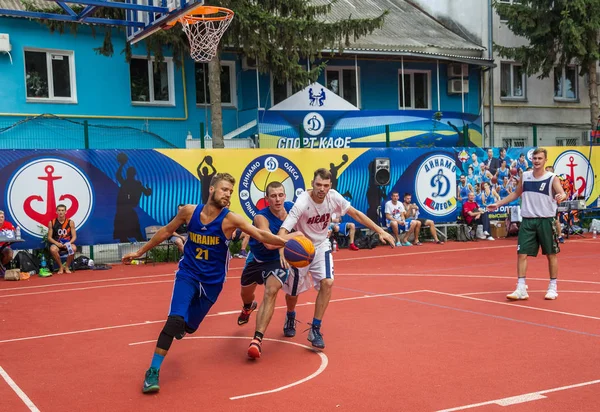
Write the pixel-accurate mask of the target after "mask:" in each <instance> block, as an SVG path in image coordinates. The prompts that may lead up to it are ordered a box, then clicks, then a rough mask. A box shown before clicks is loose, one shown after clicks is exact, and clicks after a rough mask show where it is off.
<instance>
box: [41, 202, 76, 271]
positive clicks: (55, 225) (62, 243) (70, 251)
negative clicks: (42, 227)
mask: <svg viewBox="0 0 600 412" xmlns="http://www.w3.org/2000/svg"><path fill="white" fill-rule="evenodd" d="M76 240H77V233H76V231H75V222H73V221H72V220H71V219H67V207H66V206H65V205H62V204H61V205H58V206H56V219H52V220H51V221H50V223H48V243H49V246H50V247H49V250H50V255H51V256H52V258H53V259H54V261H55V262H56V264H57V265H58V268H59V269H58V274H59V275H60V274H62V273H64V272H67V273H71V270H70V267H71V264H72V263H73V259H75V252H77V247H76V246H75V241H76ZM65 254H67V255H68V256H67V262H66V264H65V266H66V267H65V269H64V271H63V265H62V262H61V261H60V256H61V255H65Z"/></svg>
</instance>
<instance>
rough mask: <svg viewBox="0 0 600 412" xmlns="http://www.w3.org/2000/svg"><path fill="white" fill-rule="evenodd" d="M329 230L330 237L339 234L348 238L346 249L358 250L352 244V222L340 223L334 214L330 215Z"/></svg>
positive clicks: (354, 228) (353, 232) (353, 231)
mask: <svg viewBox="0 0 600 412" xmlns="http://www.w3.org/2000/svg"><path fill="white" fill-rule="evenodd" d="M329 230H330V231H331V234H330V237H331V235H337V234H339V233H340V232H341V233H342V234H343V235H344V236H348V237H349V238H350V244H349V245H348V249H350V250H358V247H357V246H356V245H355V244H354V234H355V233H356V226H355V225H354V223H352V222H348V223H342V219H341V218H339V217H337V215H336V214H335V213H334V214H332V215H331V223H330V224H329Z"/></svg>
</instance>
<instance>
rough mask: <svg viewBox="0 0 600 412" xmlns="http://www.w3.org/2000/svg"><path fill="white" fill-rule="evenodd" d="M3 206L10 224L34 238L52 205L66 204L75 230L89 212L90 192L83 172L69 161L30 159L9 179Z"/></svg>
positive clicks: (44, 224) (49, 215) (39, 234)
mask: <svg viewBox="0 0 600 412" xmlns="http://www.w3.org/2000/svg"><path fill="white" fill-rule="evenodd" d="M6 199H7V208H8V210H9V211H10V215H11V217H12V218H13V219H14V223H15V224H16V225H18V226H20V227H21V228H22V230H23V231H24V232H26V233H28V234H30V235H32V236H34V237H37V238H41V237H42V236H43V234H42V232H43V228H45V227H47V226H48V223H49V222H50V221H51V220H52V219H54V218H55V217H56V206H57V205H59V204H61V203H64V204H65V205H66V206H67V218H69V219H72V220H73V221H74V222H75V228H76V229H79V228H80V227H81V226H83V224H85V222H86V221H87V219H88V218H89V216H90V214H91V212H92V205H93V201H94V194H93V190H92V185H91V184H90V181H89V179H88V178H87V177H86V175H85V174H84V173H83V172H82V171H81V170H80V169H79V168H77V167H76V166H74V165H73V164H71V163H69V162H67V161H64V160H61V159H56V158H43V159H37V160H32V161H30V162H29V163H26V164H25V165H24V166H22V167H21V168H20V169H18V170H17V171H16V172H15V173H14V174H13V176H12V178H11V179H10V181H9V184H8V189H7V192H6Z"/></svg>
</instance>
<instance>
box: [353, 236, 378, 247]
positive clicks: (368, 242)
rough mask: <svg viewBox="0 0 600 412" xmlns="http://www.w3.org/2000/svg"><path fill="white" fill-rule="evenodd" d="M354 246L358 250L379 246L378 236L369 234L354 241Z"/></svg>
mask: <svg viewBox="0 0 600 412" xmlns="http://www.w3.org/2000/svg"><path fill="white" fill-rule="evenodd" d="M354 244H355V245H356V247H357V248H359V249H373V248H374V247H376V246H377V245H379V244H380V241H379V235H378V234H377V233H371V234H369V235H365V236H362V237H360V238H358V239H355V240H354Z"/></svg>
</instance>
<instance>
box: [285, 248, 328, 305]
mask: <svg viewBox="0 0 600 412" xmlns="http://www.w3.org/2000/svg"><path fill="white" fill-rule="evenodd" d="M323 279H331V280H333V256H331V244H330V243H329V240H325V241H324V242H323V243H321V244H320V245H319V246H318V247H317V248H316V250H315V258H314V259H313V261H312V262H311V263H310V265H308V266H306V267H303V268H299V269H298V273H297V274H296V273H295V271H290V274H289V276H288V278H287V281H286V282H285V283H284V285H283V291H284V292H285V293H287V294H288V295H292V296H297V295H299V294H300V293H302V292H306V291H307V290H309V289H310V288H311V287H312V286H313V285H314V288H315V289H316V290H319V288H320V287H321V281H322V280H323Z"/></svg>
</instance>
